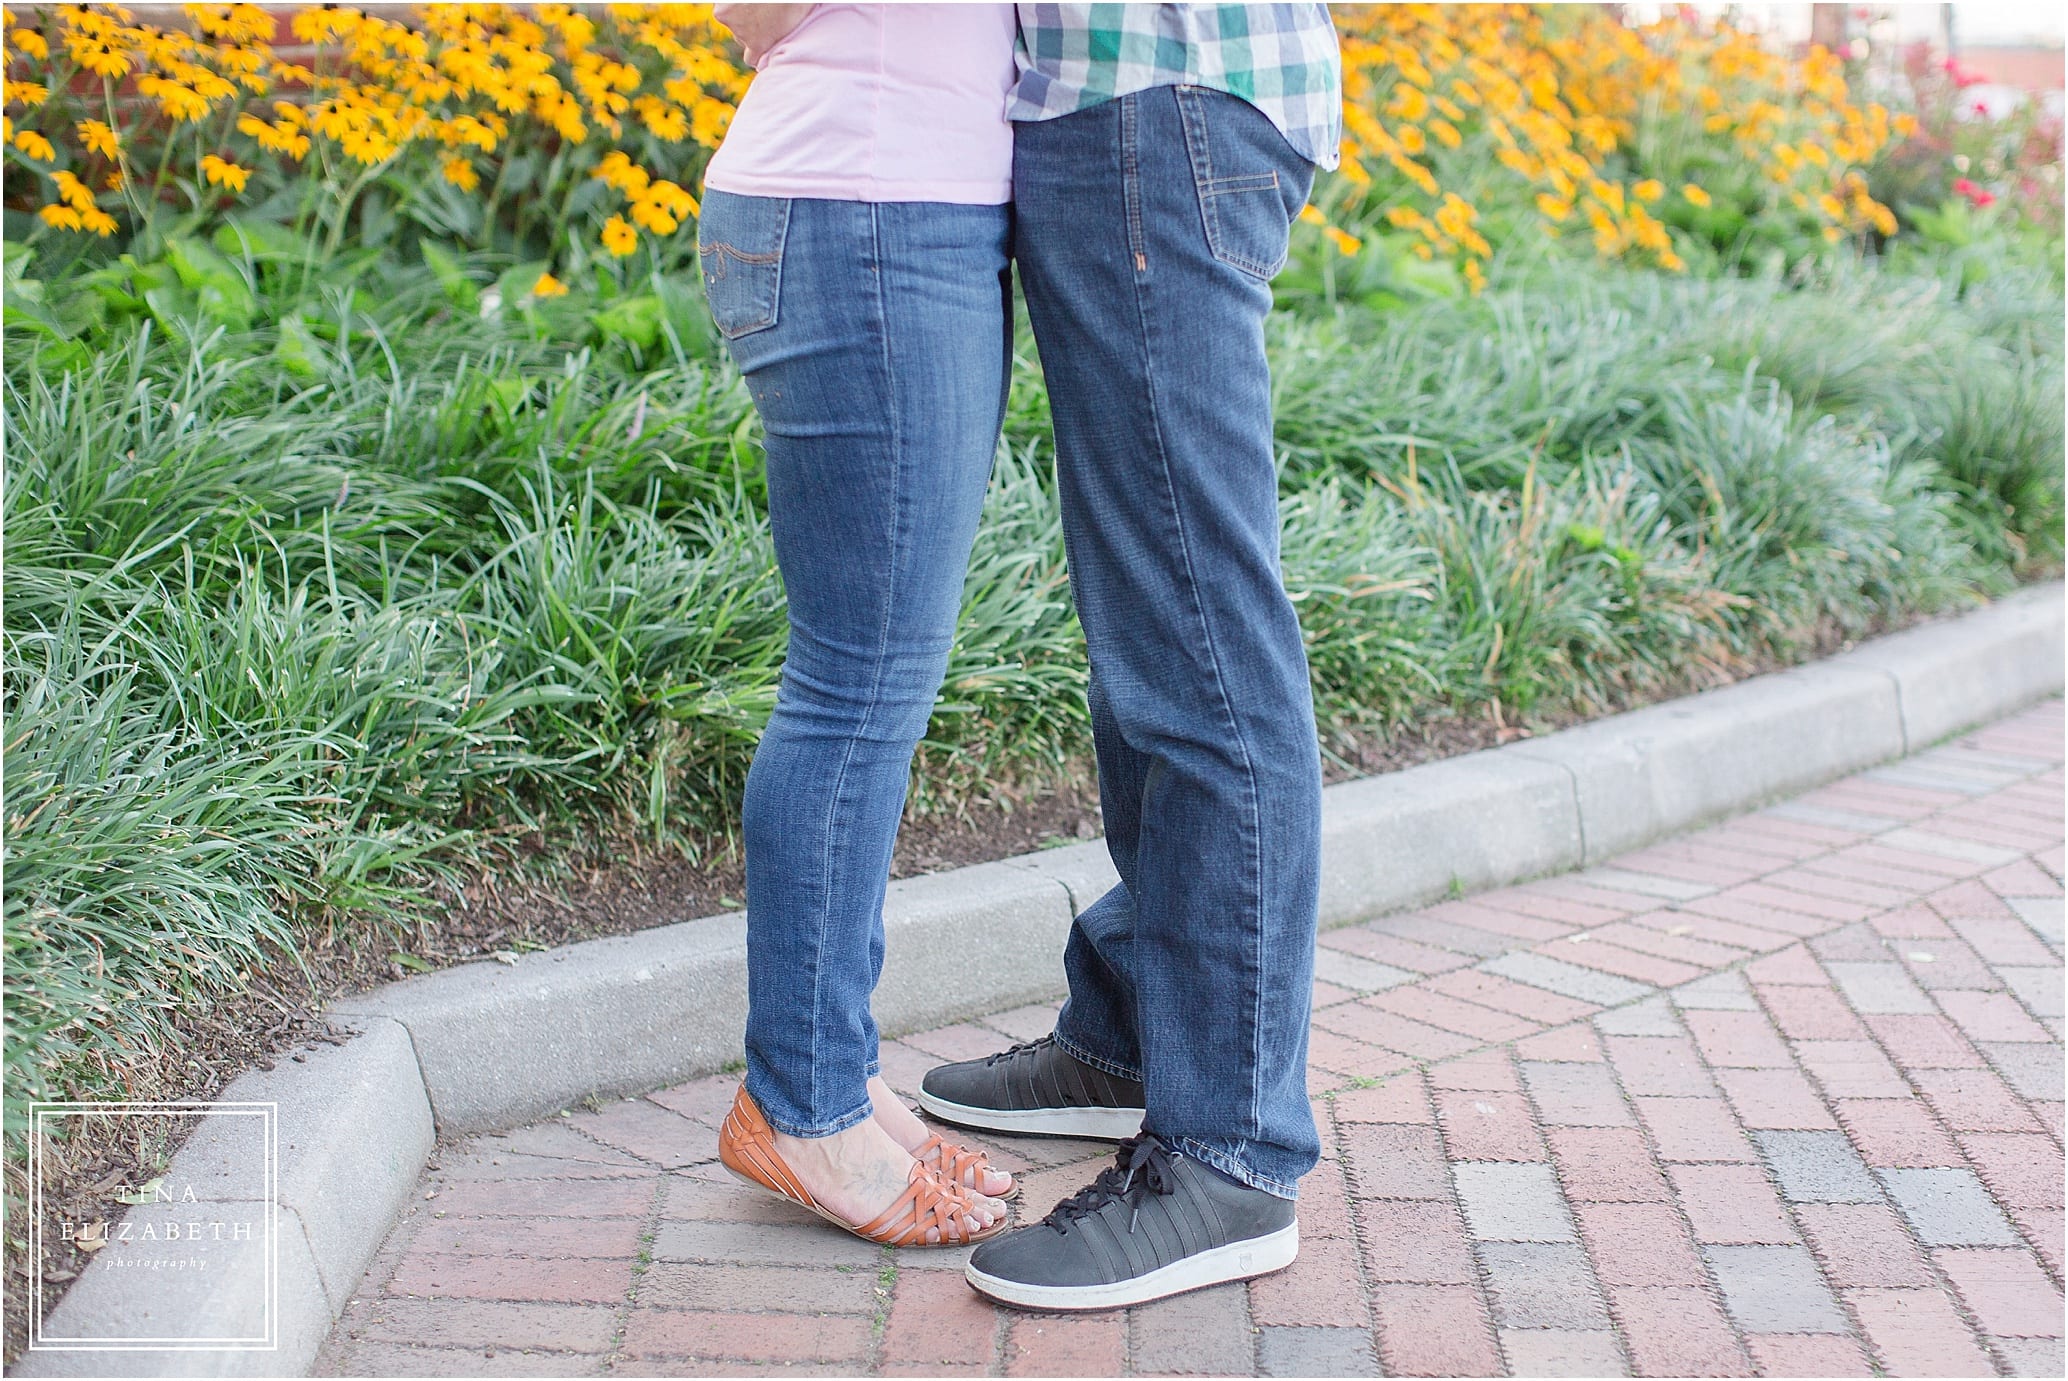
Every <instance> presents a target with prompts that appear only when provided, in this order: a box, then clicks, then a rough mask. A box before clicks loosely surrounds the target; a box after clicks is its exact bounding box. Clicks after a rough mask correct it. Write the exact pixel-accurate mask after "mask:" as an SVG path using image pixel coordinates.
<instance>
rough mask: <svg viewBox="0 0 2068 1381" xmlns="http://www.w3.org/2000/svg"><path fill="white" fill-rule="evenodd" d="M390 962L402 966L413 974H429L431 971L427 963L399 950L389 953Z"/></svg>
mask: <svg viewBox="0 0 2068 1381" xmlns="http://www.w3.org/2000/svg"><path fill="white" fill-rule="evenodd" d="M388 962H389V963H391V964H400V965H401V966H402V967H403V968H405V969H408V970H409V971H410V972H411V973H429V972H430V971H431V965H430V964H429V963H428V962H427V961H425V960H422V959H419V958H417V957H416V956H415V955H414V954H404V953H403V952H402V951H401V950H399V949H397V950H390V951H388Z"/></svg>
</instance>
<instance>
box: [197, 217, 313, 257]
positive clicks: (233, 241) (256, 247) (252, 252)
mask: <svg viewBox="0 0 2068 1381" xmlns="http://www.w3.org/2000/svg"><path fill="white" fill-rule="evenodd" d="M210 238H211V239H212V240H213V241H214V243H215V247H216V248H217V249H219V250H221V251H222V252H223V253H224V254H231V255H243V256H248V257H249V258H251V259H252V260H254V261H256V262H258V263H262V264H263V263H291V264H298V263H300V262H301V261H302V260H303V259H304V258H306V257H308V253H309V247H308V245H307V244H305V243H304V242H303V240H302V238H301V237H300V236H299V235H296V234H295V233H294V232H293V231H292V230H289V229H288V228H287V227H286V226H284V225H279V224H276V223H275V222H273V221H260V220H251V219H249V218H247V217H242V216H232V217H230V218H229V219H228V221H226V222H225V223H224V224H223V225H220V226H218V227H216V232H215V234H214V235H213V236H211V237H210Z"/></svg>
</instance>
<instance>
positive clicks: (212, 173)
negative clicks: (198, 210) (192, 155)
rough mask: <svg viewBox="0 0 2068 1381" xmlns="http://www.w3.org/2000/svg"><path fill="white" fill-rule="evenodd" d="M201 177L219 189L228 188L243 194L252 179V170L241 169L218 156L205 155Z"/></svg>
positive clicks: (202, 160)
mask: <svg viewBox="0 0 2068 1381" xmlns="http://www.w3.org/2000/svg"><path fill="white" fill-rule="evenodd" d="M201 175H202V176H203V177H204V178H206V179H207V180H208V181H209V182H211V183H213V184H215V185H216V186H218V187H227V188H229V189H230V190H231V191H233V192H241V191H243V190H244V185H245V183H246V182H248V181H250V179H251V169H249V168H241V167H239V166H238V165H236V164H235V163H232V162H230V161H229V160H228V159H226V158H223V157H221V156H220V155H218V154H212V153H211V154H204V155H203V156H202V158H201Z"/></svg>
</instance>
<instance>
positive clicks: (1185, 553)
mask: <svg viewBox="0 0 2068 1381" xmlns="http://www.w3.org/2000/svg"><path fill="white" fill-rule="evenodd" d="M1184 94H1185V93H1183V92H1182V91H1173V92H1172V93H1171V99H1172V101H1173V103H1174V104H1175V106H1176V108H1177V112H1178V119H1179V123H1180V127H1181V128H1182V129H1184V130H1185V131H1186V132H1187V133H1188V134H1189V132H1190V129H1191V127H1192V123H1193V120H1194V117H1195V116H1197V114H1198V112H1197V111H1196V110H1195V109H1193V108H1191V107H1190V106H1188V105H1187V103H1186V101H1185V99H1184ZM1203 133H1204V132H1203V131H1202V135H1203ZM1185 142H1186V152H1187V155H1188V157H1187V160H1186V162H1187V165H1188V170H1189V171H1191V172H1192V174H1193V178H1194V185H1193V197H1194V199H1195V200H1197V199H1198V197H1199V191H1198V184H1197V178H1198V160H1199V159H1200V158H1202V157H1204V158H1206V159H1207V160H1208V162H1207V165H1206V166H1207V170H1208V171H1209V172H1211V171H1212V163H1211V156H1210V154H1205V153H1195V152H1194V146H1193V141H1192V140H1191V139H1189V138H1188V139H1187V140H1186V141H1185ZM1205 142H1206V141H1205V139H1204V138H1203V137H1202V138H1201V140H1200V141H1199V143H1200V146H1201V147H1202V148H1203V146H1204V145H1205ZM1204 229H1205V222H1204V221H1203V220H1202V222H1201V233H1202V235H1203V234H1204ZM1212 249H1213V247H1212V246H1211V245H1208V246H1207V251H1208V253H1209V254H1212ZM1215 257H1218V256H1215ZM1231 267H1232V266H1231ZM1135 316H1136V321H1137V322H1138V324H1139V328H1140V331H1141V342H1142V378H1143V382H1144V384H1145V385H1146V386H1147V388H1148V392H1149V415H1150V417H1151V418H1152V419H1153V421H1154V425H1153V426H1152V427H1151V434H1152V435H1153V436H1154V437H1155V441H1156V459H1157V462H1158V464H1159V465H1160V467H1161V468H1162V471H1163V489H1164V497H1165V498H1166V499H1167V500H1168V501H1169V504H1170V514H1171V518H1172V521H1173V523H1174V524H1175V526H1176V528H1177V534H1178V541H1177V550H1178V556H1179V559H1180V560H1181V561H1182V562H1183V563H1184V567H1185V581H1186V585H1187V592H1188V593H1189V595H1190V596H1191V602H1192V615H1193V619H1194V621H1195V622H1196V623H1197V624H1198V626H1199V632H1200V644H1201V646H1202V647H1204V649H1205V651H1206V664H1207V666H1208V667H1209V668H1210V669H1211V670H1212V672H1213V688H1214V694H1215V696H1216V697H1218V698H1219V700H1220V703H1221V714H1222V718H1223V720H1224V722H1225V726H1226V728H1227V731H1228V736H1229V738H1230V739H1231V740H1233V741H1234V743H1235V746H1236V748H1237V750H1238V751H1239V752H1240V753H1241V755H1242V791H1243V796H1244V799H1245V804H1246V805H1247V807H1248V811H1249V828H1248V831H1247V833H1248V838H1247V840H1246V841H1245V842H1246V843H1247V845H1248V848H1249V855H1250V857H1249V860H1248V861H1249V865H1250V875H1249V883H1250V895H1251V897H1252V898H1253V899H1254V915H1255V923H1254V924H1253V925H1252V926H1251V927H1250V934H1251V939H1252V962H1253V964H1254V966H1255V973H1256V976H1257V981H1256V983H1255V984H1253V985H1252V990H1251V992H1250V993H1249V994H1248V997H1249V1002H1250V1012H1249V1014H1248V1015H1249V1030H1250V1076H1251V1077H1250V1080H1249V1084H1250V1099H1249V1126H1248V1127H1246V1128H1245V1129H1244V1132H1245V1134H1246V1135H1249V1136H1261V1135H1262V1133H1263V1127H1264V1109H1263V1102H1262V1100H1263V1087H1262V1085H1263V1080H1262V1071H1263V1067H1264V1061H1263V1053H1264V1052H1263V1037H1264V1031H1263V993H1262V992H1261V991H1260V989H1261V985H1262V981H1263V971H1264V970H1263V964H1264V954H1263V945H1264V917H1263V910H1264V861H1263V847H1262V843H1263V834H1264V830H1263V821H1262V819H1261V809H1262V807H1261V804H1260V803H1259V801H1258V800H1257V769H1256V762H1255V755H1254V754H1252V753H1251V751H1250V746H1249V743H1248V741H1247V740H1246V739H1245V738H1244V737H1243V733H1242V724H1241V721H1240V720H1239V719H1238V718H1237V717H1236V715H1235V707H1234V705H1233V704H1232V703H1231V702H1230V700H1229V698H1228V683H1227V678H1226V677H1225V676H1224V675H1223V674H1222V671H1221V654H1220V649H1219V648H1218V647H1217V646H1216V645H1215V641H1214V636H1213V625H1212V623H1211V621H1210V620H1208V618H1207V617H1206V610H1205V608H1204V607H1203V606H1202V605H1201V604H1200V601H1199V576H1198V572H1197V570H1196V569H1195V567H1194V565H1193V562H1192V547H1191V543H1190V542H1189V541H1188V540H1187V539H1186V535H1185V519H1184V514H1183V512H1182V511H1181V509H1180V508H1179V505H1178V499H1177V486H1176V484H1174V483H1173V482H1172V480H1171V475H1170V451H1169V448H1168V447H1167V446H1166V445H1165V444H1164V440H1163V419H1162V404H1161V391H1160V390H1159V389H1158V388H1157V386H1156V367H1155V350H1154V348H1153V346H1152V337H1151V331H1150V327H1149V313H1148V311H1147V309H1146V306H1145V304H1144V303H1143V301H1142V286H1141V282H1140V280H1139V279H1137V280H1136V284H1135ZM1144 1058H1145V1059H1146V1055H1145V1056H1144Z"/></svg>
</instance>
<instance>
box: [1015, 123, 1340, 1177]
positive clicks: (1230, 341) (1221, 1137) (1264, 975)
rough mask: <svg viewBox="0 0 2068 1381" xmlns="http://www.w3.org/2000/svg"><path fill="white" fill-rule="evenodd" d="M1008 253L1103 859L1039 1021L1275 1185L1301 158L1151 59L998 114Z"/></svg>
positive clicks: (1303, 733) (1299, 664)
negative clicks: (1054, 521)
mask: <svg viewBox="0 0 2068 1381" xmlns="http://www.w3.org/2000/svg"><path fill="white" fill-rule="evenodd" d="M1014 134H1015V140H1016V146H1015V152H1014V156H1013V186H1014V195H1015V204H1014V213H1015V230H1014V253H1015V256H1016V257H1017V258H1018V260H1019V265H1020V281H1021V285H1022V287H1023V289H1024V291H1025V294H1026V299H1027V310H1028V314H1029V316H1030V317H1031V318H1032V320H1033V324H1034V334H1035V338H1036V340H1037V342H1038V344H1039V346H1040V350H1041V362H1042V366H1043V369H1044V371H1045V373H1046V375H1047V380H1048V390H1049V405H1050V408H1051V410H1052V411H1053V414H1054V417H1055V429H1056V458H1057V473H1058V477H1059V483H1060V488H1061V494H1062V505H1063V529H1064V536H1065V541H1066V542H1067V545H1068V551H1069V560H1070V579H1071V587H1072V592H1073V594H1074V596H1075V598H1076V601H1077V609H1078V613H1079V615H1080V617H1081V618H1082V620H1083V623H1084V631H1085V637H1086V639H1087V641H1088V643H1089V646H1090V653H1091V676H1092V680H1091V690H1090V701H1091V720H1092V732H1093V735H1094V739H1095V742H1096V747H1097V753H1098V765H1099V798H1100V802H1101V805H1102V808H1103V810H1104V813H1105V824H1106V840H1107V845H1108V847H1109V849H1110V850H1111V852H1112V855H1113V862H1114V865H1115V866H1116V867H1117V868H1118V870H1119V872H1120V877H1121V881H1120V884H1119V885H1118V886H1116V887H1115V888H1113V890H1112V891H1110V892H1108V893H1107V894H1106V895H1105V896H1104V897H1102V898H1100V899H1099V900H1098V901H1097V902H1096V903H1094V904H1093V905H1091V906H1089V907H1087V908H1086V909H1085V911H1084V913H1083V914H1082V915H1080V916H1079V917H1078V918H1077V921H1076V924H1075V926H1074V927H1073V929H1072V930H1071V933H1070V939H1069V944H1068V947H1067V949H1066V951H1065V955H1064V963H1065V966H1066V968H1067V970H1068V973H1069V980H1070V997H1069V1001H1068V1003H1067V1005H1066V1006H1065V1007H1064V1008H1063V1012H1062V1016H1061V1018H1060V1019H1059V1021H1058V1022H1057V1025H1056V1038H1057V1041H1058V1043H1059V1044H1061V1045H1062V1046H1063V1048H1064V1049H1066V1050H1068V1051H1069V1052H1070V1053H1071V1054H1073V1055H1075V1056H1077V1057H1078V1058H1079V1059H1082V1060H1084V1061H1086V1062H1087V1063H1090V1064H1093V1065H1096V1066H1098V1067H1099V1068H1102V1069H1105V1070H1107V1071H1109V1072H1111V1073H1115V1074H1120V1075H1125V1076H1128V1077H1134V1078H1139V1079H1141V1081H1142V1082H1143V1084H1144V1085H1145V1087H1146V1090H1147V1095H1146V1096H1147V1099H1148V1116H1147V1118H1146V1120H1145V1123H1144V1125H1145V1126H1146V1127H1147V1128H1148V1129H1149V1130H1150V1131H1152V1132H1155V1133H1156V1134H1157V1135H1159V1136H1161V1137H1163V1138H1164V1139H1165V1140H1167V1141H1169V1142H1171V1143H1173V1144H1174V1145H1176V1146H1177V1147H1178V1148H1179V1149H1180V1150H1183V1151H1186V1152H1188V1153H1190V1154H1193V1155H1196V1156H1198V1157H1200V1158H1201V1159H1203V1160H1205V1161H1206V1162H1207V1163H1208V1164H1210V1165H1213V1166H1215V1167H1216V1168H1218V1169H1220V1170H1222V1171H1224V1172H1226V1173H1228V1174H1231V1175H1233V1176H1235V1177H1236V1178H1238V1179H1240V1180H1242V1181H1244V1182H1245V1183H1248V1184H1251V1185H1254V1186H1256V1187H1258V1188H1261V1189H1267V1190H1270V1191H1271V1192H1273V1193H1276V1194H1279V1195H1282V1196H1286V1197H1291V1196H1293V1195H1294V1194H1295V1192H1296V1186H1297V1184H1298V1181H1299V1179H1300V1177H1301V1176H1302V1175H1304V1174H1306V1173H1307V1171H1308V1170H1310V1169H1312V1168H1313V1166H1314V1163H1315V1161H1316V1159H1317V1158H1318V1157H1319V1154H1320V1139H1319V1137H1318V1136H1317V1135H1316V1132H1315V1127H1314V1118H1313V1114H1312V1112H1311V1111H1310V1109H1309V1106H1308V1102H1307V1082H1306V1074H1307V1019H1308V1015H1309V1007H1310V1005H1311V1003H1312V994H1313V972H1314V932H1315V924H1316V896H1317V889H1318V885H1319V882H1318V879H1319V872H1320V816H1321V761H1320V753H1319V749H1318V748H1317V746H1316V742H1315V732H1314V711H1313V704H1312V700H1311V697H1310V691H1309V688H1308V682H1307V660H1306V652H1305V648H1304V644H1303V643H1302V641H1301V636H1300V625H1299V622H1298V620H1297V619H1296V618H1295V616H1294V613H1293V607H1292V604H1291V602H1290V601H1289V600H1288V599H1287V598H1286V594H1285V588H1284V585H1283V584H1282V582H1281V577H1280V573H1279V562H1278V488H1277V476H1276V472H1275V467H1274V464H1273V457H1272V445H1271V377H1270V370H1269V367H1268V366H1267V364H1266V363H1265V359H1264V317H1265V314H1266V313H1267V312H1269V311H1270V308H1271V289H1270V287H1269V279H1270V277H1271V275H1272V274H1274V273H1275V272H1277V270H1278V268H1279V266H1280V265H1281V264H1282V263H1283V261H1284V259H1285V254H1286V239H1287V234H1288V231H1289V230H1290V227H1291V222H1292V218H1293V217H1294V216H1295V215H1297V214H1298V212H1299V209H1300V207H1301V206H1302V205H1304V204H1305V202H1306V199H1307V192H1308V190H1309V187H1310V186H1311V184H1312V181H1313V173H1314V170H1313V167H1312V165H1310V164H1309V163H1307V162H1306V161H1305V160H1304V159H1302V158H1301V157H1300V156H1299V155H1298V154H1296V153H1294V152H1293V150H1292V148H1291V147H1290V146H1289V145H1288V144H1287V143H1286V142H1285V140H1284V138H1283V137H1282V136H1281V135H1280V134H1279V133H1278V131H1277V129H1276V128H1275V127H1274V126H1273V125H1272V124H1271V122H1270V121H1269V120H1268V119H1267V118H1266V117H1265V116H1264V115H1263V114H1262V113H1260V112H1259V111H1258V110H1256V109H1255V108H1254V107H1253V106H1251V105H1249V104H1248V103H1247V102H1245V101H1242V100H1240V99H1238V98H1236V97H1234V96H1229V95H1225V94H1222V93H1219V92H1214V91H1207V90H1204V89H1201V88H1197V87H1168V86H1166V87H1160V88H1154V89H1151V90H1148V91H1144V92H1140V93H1138V94H1135V95H1130V96H1123V97H1119V98H1117V99H1115V100H1110V101H1107V102H1104V103H1102V104H1100V105H1097V106H1093V107H1091V108H1089V109H1087V110H1082V111H1079V112H1077V113H1075V114H1072V115H1065V116H1061V117H1058V118H1056V119H1051V120H1042V121H1032V122H1022V123H1019V124H1016V125H1015V126H1014Z"/></svg>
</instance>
